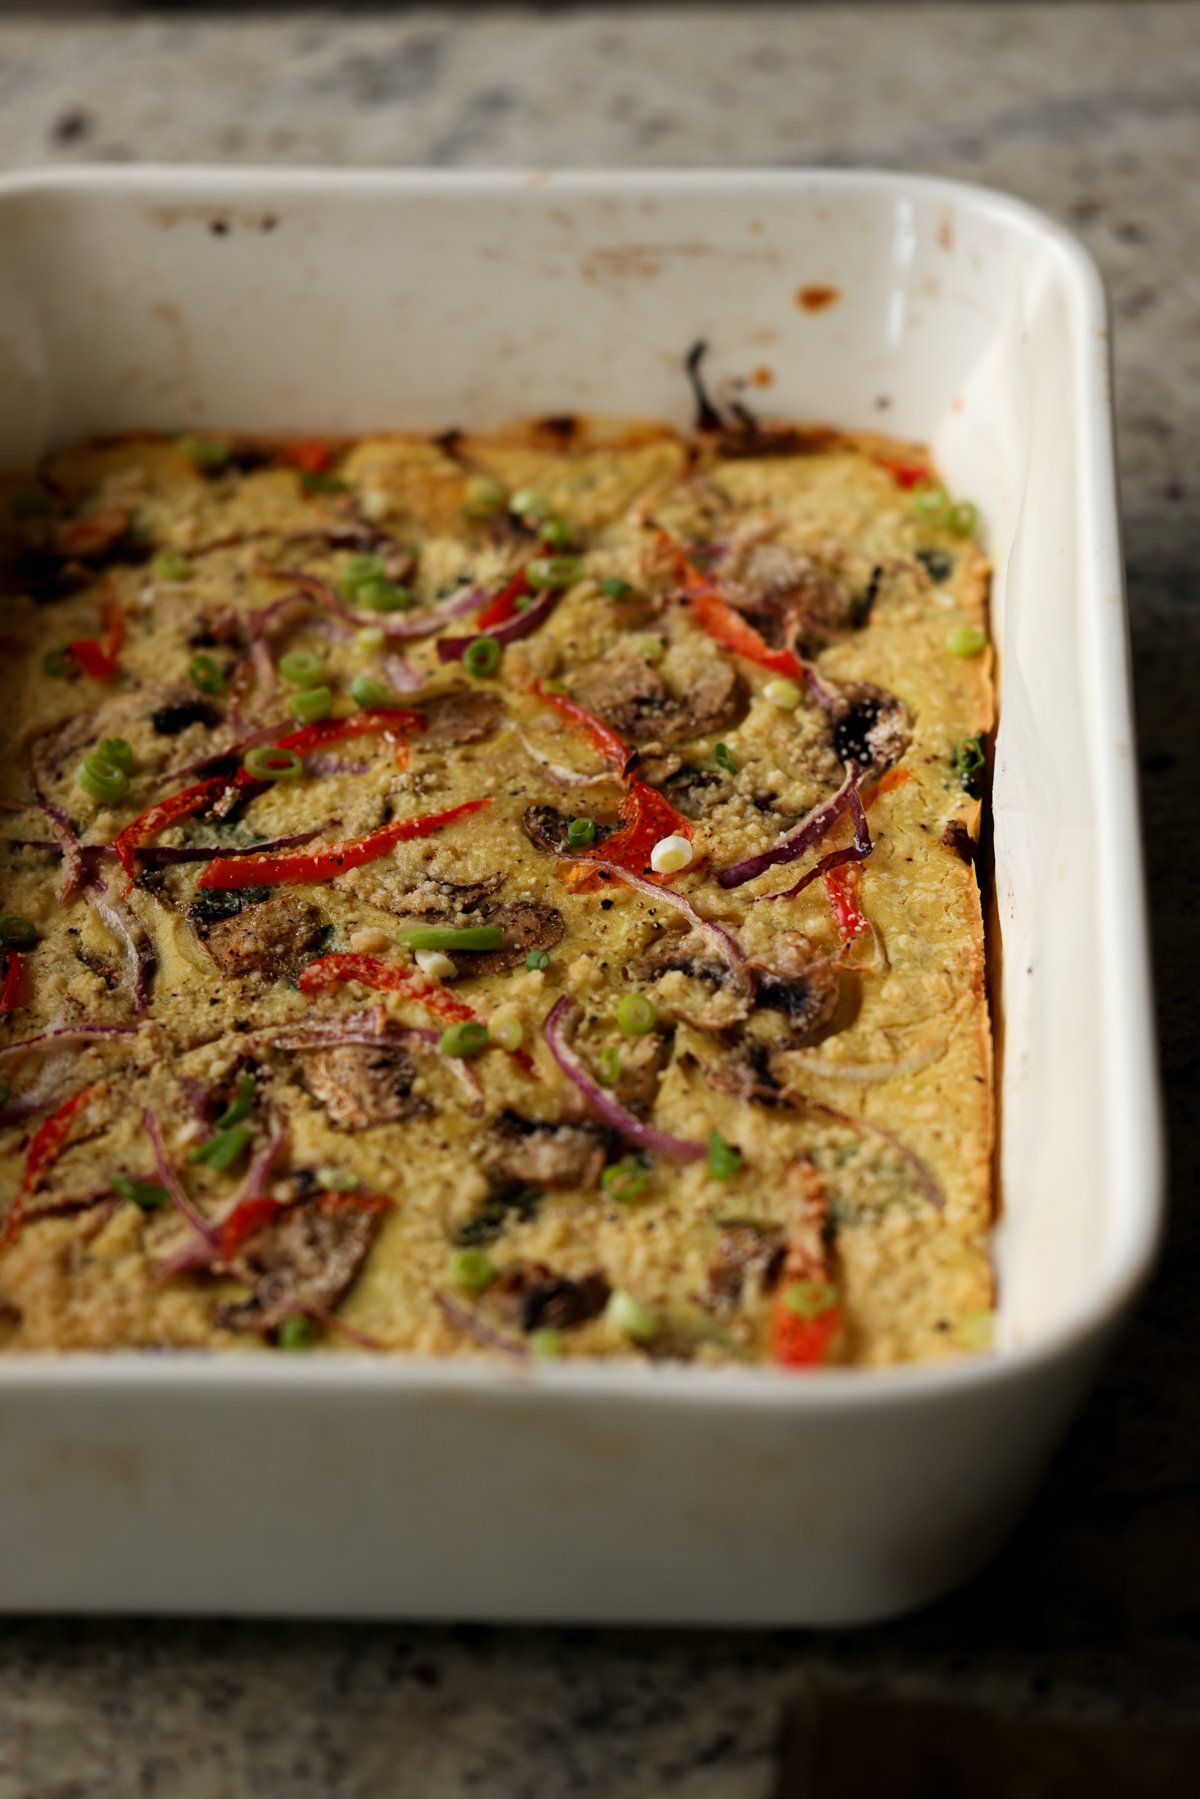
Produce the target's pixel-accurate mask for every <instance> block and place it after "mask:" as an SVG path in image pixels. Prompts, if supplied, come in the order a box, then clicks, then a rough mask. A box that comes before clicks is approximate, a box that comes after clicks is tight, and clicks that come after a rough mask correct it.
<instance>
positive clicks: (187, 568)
mask: <svg viewBox="0 0 1200 1799" xmlns="http://www.w3.org/2000/svg"><path fill="white" fill-rule="evenodd" d="M191 572H192V565H191V563H190V562H189V561H188V559H187V557H186V556H184V555H181V554H180V552H179V551H178V550H163V551H161V553H160V554H159V555H157V556H156V557H155V558H154V561H153V562H152V563H151V564H150V573H151V574H152V575H153V576H154V579H155V580H156V581H186V580H187V578H188V576H189V575H190V574H191Z"/></svg>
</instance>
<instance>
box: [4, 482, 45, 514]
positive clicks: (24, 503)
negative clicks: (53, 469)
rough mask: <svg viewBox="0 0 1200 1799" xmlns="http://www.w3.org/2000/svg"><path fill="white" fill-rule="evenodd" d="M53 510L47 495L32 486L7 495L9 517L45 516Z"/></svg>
mask: <svg viewBox="0 0 1200 1799" xmlns="http://www.w3.org/2000/svg"><path fill="white" fill-rule="evenodd" d="M53 510H54V508H53V507H52V506H51V504H50V501H49V499H48V498H47V496H46V495H45V494H44V493H37V492H36V491H35V490H34V489H32V488H30V489H27V490H24V491H22V492H21V493H14V494H9V496H8V516H9V518H46V517H47V516H48V515H49V514H50V513H51V512H52V511H53Z"/></svg>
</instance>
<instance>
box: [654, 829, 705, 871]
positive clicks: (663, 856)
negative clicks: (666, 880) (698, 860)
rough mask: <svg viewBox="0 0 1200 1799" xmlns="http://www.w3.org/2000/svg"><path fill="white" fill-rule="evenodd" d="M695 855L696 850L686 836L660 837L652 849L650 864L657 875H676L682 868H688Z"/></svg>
mask: <svg viewBox="0 0 1200 1799" xmlns="http://www.w3.org/2000/svg"><path fill="white" fill-rule="evenodd" d="M694 855H695V851H694V850H693V848H692V846H691V844H690V843H689V842H688V840H687V838H686V837H680V836H678V835H675V834H673V835H672V836H670V837H660V838H659V840H658V842H657V843H656V844H655V846H654V848H653V849H652V850H651V851H650V866H651V868H652V869H653V870H654V872H655V874H656V875H674V874H678V873H679V871H680V869H681V868H686V867H687V866H688V864H689V863H690V862H691V860H692V857H693V856H694Z"/></svg>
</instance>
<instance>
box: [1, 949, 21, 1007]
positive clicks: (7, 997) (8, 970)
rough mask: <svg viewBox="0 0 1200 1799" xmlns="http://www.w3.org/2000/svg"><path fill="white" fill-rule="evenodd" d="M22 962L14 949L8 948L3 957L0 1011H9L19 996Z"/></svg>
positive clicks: (14, 1005)
mask: <svg viewBox="0 0 1200 1799" xmlns="http://www.w3.org/2000/svg"><path fill="white" fill-rule="evenodd" d="M23 967H24V964H23V963H22V961H21V958H20V956H19V955H18V953H17V951H16V950H15V949H10V950H9V952H8V954H7V956H6V957H5V959H4V986H3V987H2V988H0V1012H11V1011H13V1010H14V1009H15V1007H16V1004H17V1001H18V1000H19V999H20V997H21V978H22V969H23Z"/></svg>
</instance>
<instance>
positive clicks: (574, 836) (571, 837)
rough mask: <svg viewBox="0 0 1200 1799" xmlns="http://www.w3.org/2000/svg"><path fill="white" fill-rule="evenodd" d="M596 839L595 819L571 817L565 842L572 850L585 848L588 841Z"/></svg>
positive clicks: (592, 841)
mask: <svg viewBox="0 0 1200 1799" xmlns="http://www.w3.org/2000/svg"><path fill="white" fill-rule="evenodd" d="M595 841H596V825H595V821H594V820H593V819H590V818H573V819H572V820H571V822H570V824H569V825H568V826H567V843H568V844H569V846H570V847H571V849H573V850H581V849H585V848H586V847H587V845H588V844H589V843H594V842H595Z"/></svg>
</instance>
